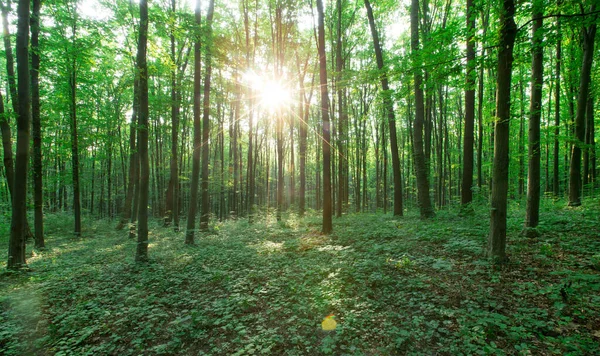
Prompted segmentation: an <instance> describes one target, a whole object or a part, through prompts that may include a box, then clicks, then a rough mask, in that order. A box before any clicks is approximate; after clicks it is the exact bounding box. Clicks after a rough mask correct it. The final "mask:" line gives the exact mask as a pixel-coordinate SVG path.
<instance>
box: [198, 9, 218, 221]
mask: <svg viewBox="0 0 600 356" xmlns="http://www.w3.org/2000/svg"><path fill="white" fill-rule="evenodd" d="M214 10H215V0H210V3H209V5H208V12H207V14H206V26H207V36H206V38H207V40H208V45H207V47H206V73H205V76H204V98H203V101H202V187H201V188H202V211H201V213H200V230H203V231H207V230H208V218H209V214H210V211H209V202H208V199H209V197H208V152H209V147H208V141H209V138H210V79H211V73H212V63H211V60H212V46H213V41H212V19H213V13H214Z"/></svg>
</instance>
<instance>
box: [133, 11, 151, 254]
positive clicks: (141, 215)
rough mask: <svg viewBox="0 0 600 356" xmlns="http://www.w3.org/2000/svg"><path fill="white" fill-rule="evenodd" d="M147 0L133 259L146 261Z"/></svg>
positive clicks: (139, 63)
mask: <svg viewBox="0 0 600 356" xmlns="http://www.w3.org/2000/svg"><path fill="white" fill-rule="evenodd" d="M147 43H148V1H147V0H140V31H139V42H138V52H137V67H138V68H137V70H138V72H139V78H140V83H139V84H140V113H139V115H140V116H139V126H138V140H139V146H138V153H139V158H140V198H139V207H138V208H139V211H138V236H137V249H136V253H135V260H136V261H137V262H146V261H148V193H149V190H150V189H149V188H150V186H149V183H150V182H149V181H150V165H149V162H148V129H149V127H148V65H147V62H146V48H147Z"/></svg>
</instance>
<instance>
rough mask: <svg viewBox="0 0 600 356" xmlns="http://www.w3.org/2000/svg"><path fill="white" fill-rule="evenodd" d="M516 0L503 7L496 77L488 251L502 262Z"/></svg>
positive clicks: (504, 247)
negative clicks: (495, 116)
mask: <svg viewBox="0 0 600 356" xmlns="http://www.w3.org/2000/svg"><path fill="white" fill-rule="evenodd" d="M514 14H515V4H514V1H513V0H503V7H502V9H501V10H500V44H499V46H498V48H499V51H498V76H497V80H496V115H497V118H496V125H495V129H494V132H495V138H494V163H493V164H494V166H493V175H492V207H491V214H490V235H489V238H488V254H489V256H490V257H491V258H492V259H493V260H494V261H495V262H498V263H504V262H506V261H507V256H506V207H507V194H508V164H509V157H508V146H509V145H508V144H509V138H510V136H509V123H510V89H511V79H512V64H513V48H514V44H515V37H516V34H517V26H516V24H515V21H514Z"/></svg>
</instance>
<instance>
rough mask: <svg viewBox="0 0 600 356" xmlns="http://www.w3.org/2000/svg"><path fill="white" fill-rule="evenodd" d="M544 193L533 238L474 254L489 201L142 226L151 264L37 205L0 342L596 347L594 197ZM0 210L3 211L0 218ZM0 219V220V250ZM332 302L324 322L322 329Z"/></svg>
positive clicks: (392, 350)
mask: <svg viewBox="0 0 600 356" xmlns="http://www.w3.org/2000/svg"><path fill="white" fill-rule="evenodd" d="M565 205H566V204H565V203H564V202H563V201H557V202H552V201H551V200H545V201H544V202H543V204H542V214H541V220H542V224H541V226H540V229H539V230H540V232H541V236H540V237H538V238H535V239H529V238H525V237H521V236H520V231H521V227H522V221H523V217H524V207H523V206H521V205H519V204H518V203H514V202H511V204H510V211H509V221H508V253H509V254H510V263H509V264H507V265H506V266H503V267H496V266H493V265H491V264H490V263H489V262H488V260H487V259H486V257H485V246H486V236H487V232H488V224H489V218H488V208H487V207H485V206H476V207H475V212H474V213H473V214H472V215H471V216H469V217H458V214H457V211H454V210H452V209H450V210H444V211H439V212H438V214H437V217H436V218H435V219H432V220H430V221H423V220H420V219H419V218H418V217H417V216H415V215H409V216H406V217H399V218H394V217H392V216H391V215H389V214H388V215H383V214H350V215H347V216H344V217H342V218H339V219H334V233H333V234H331V235H330V236H323V235H321V234H320V233H319V230H320V217H319V216H317V215H316V214H312V215H309V216H308V217H306V218H304V219H298V218H297V217H295V216H294V215H288V216H286V217H285V219H284V222H281V223H277V222H275V221H274V220H273V219H271V218H268V219H263V220H258V221H256V222H255V223H254V224H252V225H250V224H248V222H247V221H246V220H238V221H227V222H223V223H215V224H213V225H212V226H211V232H210V234H206V235H201V234H197V244H196V245H195V246H186V245H184V244H183V241H184V233H174V232H173V231H172V229H171V228H163V227H161V226H160V224H159V222H158V221H153V222H152V226H151V235H150V247H149V254H150V258H151V262H150V263H148V264H146V265H137V264H135V263H134V262H133V256H134V251H135V241H133V240H131V239H128V237H127V235H128V232H127V231H126V229H125V230H122V231H116V230H115V228H114V226H115V224H116V223H115V222H114V221H106V220H91V218H88V219H87V220H86V221H85V223H84V226H85V227H86V229H85V231H84V234H83V236H84V237H83V238H80V239H75V238H73V237H72V235H71V234H70V231H71V226H72V224H71V220H70V217H69V216H67V215H47V216H46V219H45V221H46V241H47V245H48V248H47V249H46V250H43V251H36V250H31V249H28V255H29V256H30V257H29V259H28V263H29V266H30V268H31V271H28V272H9V271H6V269H5V266H6V265H5V262H3V263H4V264H0V269H1V271H0V354H6V355H27V354H36V355H46V354H57V355H140V354H145V355H158V354H186V355H188V354H189V355H252V354H266V355H284V354H285V355H319V354H321V355H342V354H344V355H404V354H411V355H418V354H428V355H433V354H438V355H458V354H466V355H474V354H522V355H527V354H534V355H544V354H547V355H550V354H557V355H560V354H571V355H593V354H596V355H598V354H600V351H599V350H600V272H599V270H600V202H599V201H597V200H594V201H586V205H587V206H586V207H585V208H566V207H565ZM0 219H2V218H0ZM7 235H8V220H7V219H6V218H4V220H0V250H3V251H6V249H7V243H8V242H7V240H8V238H7ZM330 313H333V314H334V315H335V318H336V320H337V323H338V324H337V329H336V330H335V331H333V332H324V331H322V330H321V321H322V320H323V318H324V317H325V316H327V315H328V314H330Z"/></svg>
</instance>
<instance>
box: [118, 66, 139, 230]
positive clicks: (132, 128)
mask: <svg viewBox="0 0 600 356" xmlns="http://www.w3.org/2000/svg"><path fill="white" fill-rule="evenodd" d="M139 81H140V80H139V73H138V72H137V71H136V73H135V79H134V80H133V110H132V113H131V122H130V123H129V176H128V179H127V195H126V196H125V204H124V207H123V213H122V217H121V220H120V221H119V224H118V225H117V230H121V229H122V228H123V227H124V226H125V224H127V222H128V221H129V220H130V219H131V217H132V214H131V212H132V210H131V209H132V205H133V204H132V203H133V198H134V193H135V190H134V187H136V186H138V185H139V179H138V177H139V174H138V166H139V162H138V152H137V145H136V132H137V126H138V110H139V101H140V92H139V88H140V86H139ZM134 211H135V210H134ZM132 222H133V221H132Z"/></svg>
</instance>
